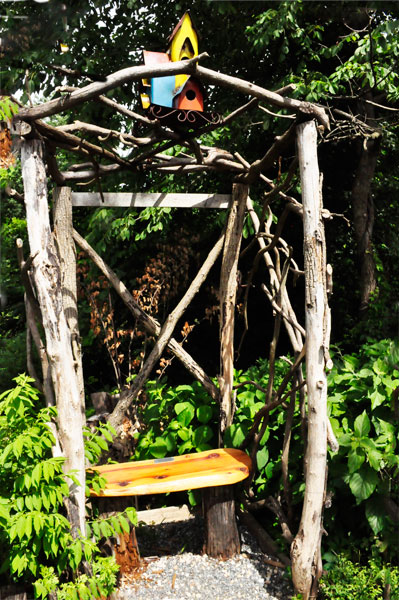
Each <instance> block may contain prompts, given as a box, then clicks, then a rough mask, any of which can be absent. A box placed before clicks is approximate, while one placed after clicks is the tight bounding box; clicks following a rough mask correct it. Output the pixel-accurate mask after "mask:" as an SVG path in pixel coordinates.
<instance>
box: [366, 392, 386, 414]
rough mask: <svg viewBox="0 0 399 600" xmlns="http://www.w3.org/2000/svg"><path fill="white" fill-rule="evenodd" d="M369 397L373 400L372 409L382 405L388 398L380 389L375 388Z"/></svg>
mask: <svg viewBox="0 0 399 600" xmlns="http://www.w3.org/2000/svg"><path fill="white" fill-rule="evenodd" d="M369 398H370V400H371V410H375V409H376V408H377V406H381V404H383V403H384V402H385V400H386V397H385V396H384V395H383V394H380V392H379V391H378V390H374V392H372V393H371V394H370V396H369Z"/></svg>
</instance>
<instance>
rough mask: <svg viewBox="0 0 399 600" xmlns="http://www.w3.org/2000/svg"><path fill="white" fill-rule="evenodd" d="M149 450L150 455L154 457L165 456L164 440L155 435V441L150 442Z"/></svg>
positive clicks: (165, 446) (166, 449)
mask: <svg viewBox="0 0 399 600" xmlns="http://www.w3.org/2000/svg"><path fill="white" fill-rule="evenodd" d="M149 450H150V453H151V455H152V456H154V457H155V458H163V457H164V456H166V453H167V451H168V448H167V445H166V442H165V440H164V439H163V438H161V437H157V438H156V440H155V442H154V443H153V444H151V446H150V448H149Z"/></svg>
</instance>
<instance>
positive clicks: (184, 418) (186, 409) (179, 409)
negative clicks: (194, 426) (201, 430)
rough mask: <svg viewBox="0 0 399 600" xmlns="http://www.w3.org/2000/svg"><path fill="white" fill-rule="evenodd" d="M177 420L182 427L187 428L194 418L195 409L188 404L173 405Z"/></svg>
mask: <svg viewBox="0 0 399 600" xmlns="http://www.w3.org/2000/svg"><path fill="white" fill-rule="evenodd" d="M175 413H176V415H177V420H178V421H179V423H180V424H181V425H183V427H187V425H189V424H190V423H191V421H192V420H193V418H194V414H195V409H194V406H193V405H192V404H190V402H178V403H177V404H176V405H175Z"/></svg>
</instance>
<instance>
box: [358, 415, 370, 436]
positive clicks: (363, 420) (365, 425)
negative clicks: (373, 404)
mask: <svg viewBox="0 0 399 600" xmlns="http://www.w3.org/2000/svg"><path fill="white" fill-rule="evenodd" d="M370 427H371V425H370V419H369V417H368V415H367V413H366V411H365V410H364V411H363V412H362V414H361V415H359V416H358V417H356V419H355V423H354V432H355V435H356V436H357V437H359V438H362V437H367V436H368V434H369V433H370Z"/></svg>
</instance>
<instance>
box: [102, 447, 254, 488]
mask: <svg viewBox="0 0 399 600" xmlns="http://www.w3.org/2000/svg"><path fill="white" fill-rule="evenodd" d="M92 469H93V470H95V471H98V472H99V473H100V474H101V475H102V476H103V477H104V478H105V479H106V480H107V483H106V486H105V488H104V489H103V490H101V493H99V494H98V493H96V492H95V491H94V490H91V495H92V496H140V495H144V494H163V493H166V492H180V491H182V490H192V489H198V488H207V487H216V486H221V485H232V484H234V483H237V482H238V481H242V480H243V479H246V478H247V477H248V475H249V473H250V470H251V459H250V457H249V456H248V455H247V454H246V453H245V452H242V451H241V450H236V449H233V448H219V449H217V450H206V451H205V452H197V453H196V454H183V455H181V456H173V457H167V458H156V459H153V460H142V461H136V462H128V463H119V464H110V465H103V466H100V467H92Z"/></svg>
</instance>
